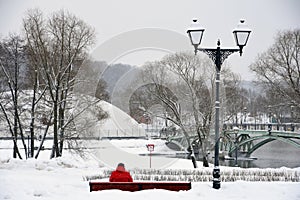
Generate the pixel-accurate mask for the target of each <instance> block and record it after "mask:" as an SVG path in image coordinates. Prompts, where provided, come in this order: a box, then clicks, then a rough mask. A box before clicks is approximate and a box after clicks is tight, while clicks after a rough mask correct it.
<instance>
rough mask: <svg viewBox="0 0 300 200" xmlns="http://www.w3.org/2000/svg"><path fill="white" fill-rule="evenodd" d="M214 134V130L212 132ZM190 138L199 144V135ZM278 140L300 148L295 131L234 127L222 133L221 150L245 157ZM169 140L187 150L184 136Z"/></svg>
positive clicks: (212, 143) (299, 135) (298, 134)
mask: <svg viewBox="0 0 300 200" xmlns="http://www.w3.org/2000/svg"><path fill="white" fill-rule="evenodd" d="M211 135H212V136H214V130H212V133H211ZM189 140H190V142H191V144H192V145H197V143H198V137H197V136H195V135H191V136H190V137H189ZM274 140H278V141H281V142H284V143H287V144H289V145H292V146H294V147H296V148H299V149H300V133H299V132H298V133H297V132H294V131H283V130H282V131H277V130H270V129H269V130H243V129H241V130H238V132H235V131H234V130H233V129H229V130H223V131H222V132H221V134H220V151H224V152H226V153H227V154H228V155H229V156H232V154H234V153H235V152H236V149H237V151H238V154H240V155H243V156H245V157H250V155H251V154H252V153H253V152H254V151H256V150H257V149H259V148H260V147H262V146H264V145H265V144H267V143H269V142H272V141H274ZM168 141H169V142H170V143H172V144H173V145H175V146H177V149H178V150H179V149H180V150H187V149H188V145H187V141H186V138H185V137H184V136H178V135H177V136H172V137H169V138H168ZM210 145H211V146H212V148H211V149H214V139H213V138H212V139H211V144H210Z"/></svg>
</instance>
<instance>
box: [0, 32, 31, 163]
mask: <svg viewBox="0 0 300 200" xmlns="http://www.w3.org/2000/svg"><path fill="white" fill-rule="evenodd" d="M0 64H1V74H2V77H3V79H4V87H6V89H7V90H8V91H9V93H6V92H4V93H2V95H3V96H2V98H1V100H0V107H1V110H2V112H3V114H4V118H5V120H6V122H7V125H8V127H9V131H10V133H11V135H12V138H13V143H14V148H13V157H14V158H16V156H17V155H18V157H19V158H20V159H22V156H21V154H20V152H19V149H18V145H17V139H18V136H21V140H22V143H23V147H24V150H25V156H26V158H27V155H28V154H27V146H26V143H25V140H24V134H23V133H24V130H23V124H22V122H21V119H20V115H21V106H20V104H19V93H20V90H21V89H22V88H21V86H20V79H21V71H22V69H24V65H25V54H24V43H23V41H22V39H21V38H20V37H19V36H17V35H10V36H9V38H8V39H7V40H5V41H3V42H2V43H1V47H0ZM4 91H5V90H4Z"/></svg>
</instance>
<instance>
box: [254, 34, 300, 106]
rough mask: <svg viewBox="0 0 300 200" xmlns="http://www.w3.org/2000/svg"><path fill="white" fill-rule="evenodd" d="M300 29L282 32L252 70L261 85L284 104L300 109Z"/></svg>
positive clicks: (260, 56)
mask: <svg viewBox="0 0 300 200" xmlns="http://www.w3.org/2000/svg"><path fill="white" fill-rule="evenodd" d="M299 58H300V29H295V30H289V31H282V32H279V33H278V34H277V36H276V40H275V43H274V44H273V45H272V46H271V47H270V48H269V49H268V50H267V51H266V52H264V53H262V54H261V55H259V57H258V58H257V60H256V61H255V63H253V64H252V65H251V70H252V71H254V72H255V73H256V74H257V78H258V80H259V81H260V83H261V84H262V85H263V86H264V87H265V88H267V89H268V90H272V93H273V94H275V95H277V96H280V97H281V99H282V100H283V102H282V103H289V104H292V105H293V106H296V107H298V108H299V107H300V65H299Z"/></svg>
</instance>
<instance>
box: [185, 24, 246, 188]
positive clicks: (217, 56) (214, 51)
mask: <svg viewBox="0 0 300 200" xmlns="http://www.w3.org/2000/svg"><path fill="white" fill-rule="evenodd" d="M204 30H205V29H204V28H203V27H201V26H200V24H199V22H198V20H197V19H193V22H192V24H191V26H190V28H189V29H188V30H187V34H188V36H189V38H190V40H191V43H192V45H193V46H194V49H195V54H197V51H202V52H204V53H205V54H207V55H208V56H209V57H210V58H211V59H212V60H213V61H214V63H215V65H216V72H217V75H216V102H215V110H216V113H215V159H214V170H213V177H214V178H213V188H215V189H219V188H220V187H221V183H220V168H219V115H220V113H219V110H220V100H219V87H220V86H219V84H220V71H221V66H222V63H223V62H224V60H225V59H226V58H227V57H228V56H229V55H231V54H232V53H235V52H239V53H240V56H241V55H242V53H243V47H244V46H246V44H247V41H248V39H249V35H250V32H251V30H250V29H249V28H248V27H247V25H246V24H245V21H244V20H241V21H240V23H239V24H238V26H237V27H236V28H235V29H234V30H233V35H234V38H235V42H236V45H237V46H238V47H239V48H234V49H221V47H220V45H221V42H220V40H218V41H217V48H198V46H199V45H200V44H201V40H202V37H203V34H204Z"/></svg>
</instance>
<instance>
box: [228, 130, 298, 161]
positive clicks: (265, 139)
mask: <svg viewBox="0 0 300 200" xmlns="http://www.w3.org/2000/svg"><path fill="white" fill-rule="evenodd" d="M261 139H263V140H262V141H260V142H258V143H257V144H255V145H253V146H252V147H251V148H249V149H248V152H247V156H250V155H251V154H252V153H253V152H254V151H256V150H257V149H259V148H260V147H262V146H263V145H265V144H267V143H269V142H272V141H274V140H278V141H282V142H284V143H287V144H290V145H292V146H294V147H296V148H299V149H300V143H298V142H296V141H294V140H291V139H289V138H284V137H278V136H273V135H265V136H255V137H249V138H248V139H246V140H243V141H241V142H240V143H238V144H237V145H236V146H234V147H233V148H232V149H231V150H230V151H229V154H231V153H233V152H234V151H235V149H236V147H237V148H240V147H241V146H243V145H245V144H247V143H253V142H254V141H256V140H261Z"/></svg>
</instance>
